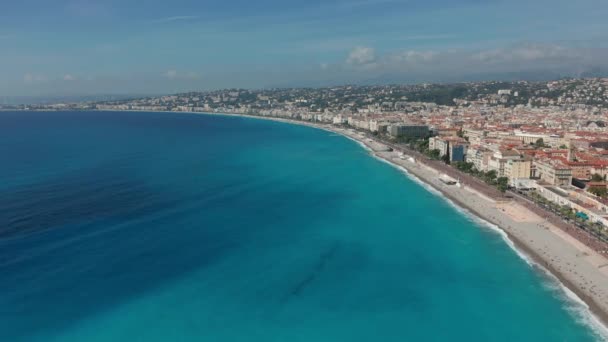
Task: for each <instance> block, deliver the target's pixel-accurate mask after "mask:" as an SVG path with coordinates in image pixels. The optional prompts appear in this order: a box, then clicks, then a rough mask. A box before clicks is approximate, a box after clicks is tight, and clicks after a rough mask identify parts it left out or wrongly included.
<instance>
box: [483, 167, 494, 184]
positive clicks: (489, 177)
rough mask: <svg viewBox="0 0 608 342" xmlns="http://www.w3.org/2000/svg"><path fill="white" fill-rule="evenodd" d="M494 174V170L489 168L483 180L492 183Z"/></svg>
mask: <svg viewBox="0 0 608 342" xmlns="http://www.w3.org/2000/svg"><path fill="white" fill-rule="evenodd" d="M496 176H497V175H496V170H490V171H488V172H486V174H485V175H484V180H485V182H486V183H494V180H495V179H496Z"/></svg>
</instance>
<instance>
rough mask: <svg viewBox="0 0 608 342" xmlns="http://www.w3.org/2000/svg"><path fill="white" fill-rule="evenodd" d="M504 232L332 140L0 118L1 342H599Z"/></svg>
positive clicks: (287, 130)
mask: <svg viewBox="0 0 608 342" xmlns="http://www.w3.org/2000/svg"><path fill="white" fill-rule="evenodd" d="M605 338H606V335H605V329H604V328H603V327H601V326H600V325H599V323H597V320H596V319H595V318H594V317H593V316H592V315H591V314H590V313H589V310H588V308H587V307H586V306H585V305H584V304H582V303H581V302H580V301H578V300H576V298H573V297H572V295H569V292H568V291H567V290H566V289H565V288H564V287H563V286H562V285H561V284H559V283H558V282H557V281H556V280H555V278H553V277H551V276H549V275H547V274H546V273H545V272H544V271H543V270H542V269H541V268H540V267H538V266H536V265H534V263H532V262H531V261H530V260H527V259H526V257H525V256H524V255H522V254H521V253H518V252H517V251H516V250H514V249H513V247H512V244H510V243H509V241H508V240H507V239H506V237H505V236H504V234H501V233H500V231H498V230H497V229H496V228H495V227H491V226H489V225H487V224H485V223H484V222H482V221H480V220H479V219H476V218H474V217H472V216H470V215H469V214H467V213H466V212H465V211H463V210H460V209H459V208H457V207H455V206H454V205H453V204H451V203H450V202H449V201H447V200H445V199H444V198H442V197H441V196H440V195H439V194H438V193H436V192H433V191H429V190H428V189H427V188H425V187H424V186H423V185H422V184H420V183H419V182H418V181H416V180H415V179H413V178H411V176H408V175H407V174H405V173H404V172H403V171H402V170H399V169H397V168H394V167H392V166H390V165H388V164H386V163H383V162H381V161H379V160H377V159H375V158H373V157H371V156H370V153H369V152H368V151H366V150H365V149H364V148H362V147H361V146H360V145H359V144H357V143H356V142H354V141H351V140H349V139H346V138H344V137H342V136H339V135H336V134H334V133H331V132H327V131H324V130H319V129H315V128H311V127H306V126H299V125H292V124H287V123H280V122H274V121H267V120H258V119H252V118H243V117H234V116H218V115H195V114H186V113H182V114H180V113H159V112H154V113H146V112H93V111H91V112H0V341H10V342H18V341H45V342H46V341H91V342H95V341H150V342H153V341H315V342H321V341H600V340H603V339H605Z"/></svg>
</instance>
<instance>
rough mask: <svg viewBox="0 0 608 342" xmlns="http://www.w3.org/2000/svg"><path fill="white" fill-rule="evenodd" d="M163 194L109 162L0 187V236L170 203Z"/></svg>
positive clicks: (124, 216)
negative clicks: (18, 185)
mask: <svg viewBox="0 0 608 342" xmlns="http://www.w3.org/2000/svg"><path fill="white" fill-rule="evenodd" d="M168 195H169V194H166V193H160V192H159V191H158V190H156V189H153V188H152V187H150V186H148V185H147V184H146V183H144V182H142V181H140V180H138V179H136V178H135V177H130V176H129V175H128V172H125V170H124V169H121V168H120V165H117V164H114V163H109V164H105V165H102V166H99V167H96V168H92V169H88V170H83V171H80V172H74V173H69V174H66V175H63V176H61V177H57V178H55V179H52V180H49V181H44V182H41V183H37V184H31V185H28V186H22V187H19V188H16V189H13V190H12V191H4V192H2V193H0V238H6V237H9V236H15V235H20V234H27V233H33V232H38V231H42V230H46V229H52V228H55V227H60V226H64V225H68V224H76V223H79V222H87V221H91V220H100V219H120V220H127V219H130V218H133V217H138V216H143V215H146V214H148V213H150V212H153V211H155V210H158V209H159V208H167V207H168V206H170V205H175V203H171V202H172V201H171V200H169V196H168Z"/></svg>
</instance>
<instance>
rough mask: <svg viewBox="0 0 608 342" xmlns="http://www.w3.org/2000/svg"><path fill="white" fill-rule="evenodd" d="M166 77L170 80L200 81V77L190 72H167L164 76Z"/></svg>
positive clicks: (171, 70) (173, 70)
mask: <svg viewBox="0 0 608 342" xmlns="http://www.w3.org/2000/svg"><path fill="white" fill-rule="evenodd" d="M163 76H164V77H166V78H168V79H170V80H198V79H200V75H199V74H198V73H197V72H194V71H188V72H178V71H177V70H175V69H170V70H167V71H166V72H165V73H164V74H163Z"/></svg>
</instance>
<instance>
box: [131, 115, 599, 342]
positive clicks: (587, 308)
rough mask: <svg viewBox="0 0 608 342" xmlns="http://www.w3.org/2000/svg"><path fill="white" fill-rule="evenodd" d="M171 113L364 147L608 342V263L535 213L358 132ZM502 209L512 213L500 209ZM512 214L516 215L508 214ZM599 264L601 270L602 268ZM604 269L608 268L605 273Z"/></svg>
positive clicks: (255, 117) (326, 126)
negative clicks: (326, 136) (484, 232)
mask: <svg viewBox="0 0 608 342" xmlns="http://www.w3.org/2000/svg"><path fill="white" fill-rule="evenodd" d="M136 112H145V111H136ZM166 112H168V113H174V114H175V113H181V114H195V115H217V116H232V117H245V118H252V119H259V120H269V121H276V122H282V123H287V124H295V125H300V126H308V127H312V128H316V129H321V130H324V131H327V132H331V133H335V134H339V135H340V136H343V137H345V138H347V139H350V140H352V141H354V142H356V143H358V144H359V145H360V146H361V147H363V148H364V149H365V150H367V152H368V153H369V154H370V156H372V157H373V158H377V159H379V160H380V161H382V162H385V163H387V164H389V165H390V166H392V167H395V168H396V169H398V170H399V171H401V172H403V173H404V174H405V175H406V176H407V177H408V178H410V179H412V180H414V181H416V182H418V183H420V185H421V186H423V187H424V188H425V190H427V191H431V192H434V191H436V192H437V193H435V194H436V195H438V196H440V197H442V199H444V200H445V201H447V202H448V203H449V204H450V205H452V206H454V207H455V209H457V210H459V211H462V214H464V215H465V216H468V218H469V219H471V220H473V221H477V222H475V223H477V224H479V225H481V226H484V225H485V226H487V228H488V229H491V230H494V231H496V232H497V233H498V234H500V235H503V239H505V243H507V244H508V245H509V247H510V248H512V249H514V251H515V252H516V253H517V254H518V256H519V257H521V258H522V259H524V261H526V262H527V263H528V264H529V265H530V267H533V268H536V270H537V271H540V272H541V273H542V274H543V276H546V277H548V278H549V279H550V280H552V281H555V282H556V283H557V284H558V285H559V286H560V291H561V292H562V293H563V295H564V297H565V300H567V301H569V302H571V304H575V305H577V306H579V308H577V309H579V310H578V311H579V312H577V313H576V314H577V315H580V316H586V317H581V318H582V319H583V320H584V321H585V322H584V324H586V325H588V326H589V328H590V329H592V330H593V331H594V332H595V333H596V334H597V335H598V336H599V337H603V338H604V339H608V260H607V259H606V258H605V257H604V256H602V255H600V254H598V253H596V252H595V251H593V250H591V249H590V248H588V247H587V246H584V245H583V244H582V243H580V242H579V241H578V240H576V239H574V238H573V237H571V236H569V235H567V234H566V233H563V232H562V233H560V232H561V230H560V229H559V228H557V227H555V226H554V225H552V224H551V223H549V222H548V221H546V220H544V219H543V218H541V217H539V216H538V215H536V214H535V213H534V212H532V211H531V210H529V209H527V208H525V207H523V206H521V205H518V204H516V203H512V201H505V202H504V203H502V202H501V203H498V202H497V201H495V200H493V199H491V198H488V197H487V196H485V195H483V194H481V193H479V192H477V191H476V190H474V189H472V188H468V186H467V185H464V186H463V187H457V186H455V185H452V186H448V185H445V184H443V183H441V182H439V180H438V176H439V171H438V170H436V169H434V168H432V167H431V166H428V165H426V164H425V163H421V162H419V161H416V162H411V161H409V160H407V159H403V158H400V156H398V153H397V152H385V151H382V148H379V147H382V146H386V145H384V143H382V142H378V141H375V140H373V139H371V138H369V137H366V136H363V135H362V134H360V133H358V132H357V131H354V130H350V129H345V128H341V127H335V126H333V125H331V124H321V123H313V122H307V121H299V120H293V119H287V118H277V117H270V116H258V115H250V114H239V113H205V112H175V111H166ZM403 154H404V155H405V156H407V157H409V158H413V156H411V155H410V154H408V153H407V151H404V152H403ZM427 187H428V188H427ZM431 189H432V190H434V191H432V190H431ZM501 206H505V207H507V208H506V209H505V208H502V209H500V207H501ZM508 206H511V208H508ZM507 209H508V210H510V212H512V214H513V215H510V214H509V213H507V212H506V210H507ZM519 214H521V215H520V216H522V217H524V218H528V220H527V221H526V220H522V221H521V222H519V221H518V220H516V219H514V217H515V216H517V215H519ZM566 235H567V236H566ZM509 242H510V243H509ZM543 247H544V248H543ZM573 253H574V254H573ZM562 259H563V261H562ZM592 259H593V260H592ZM591 260H592V261H593V262H591ZM598 262H599V263H600V264H601V265H598ZM604 266H606V267H605V268H604ZM568 267H569V268H568ZM591 284H593V285H591Z"/></svg>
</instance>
